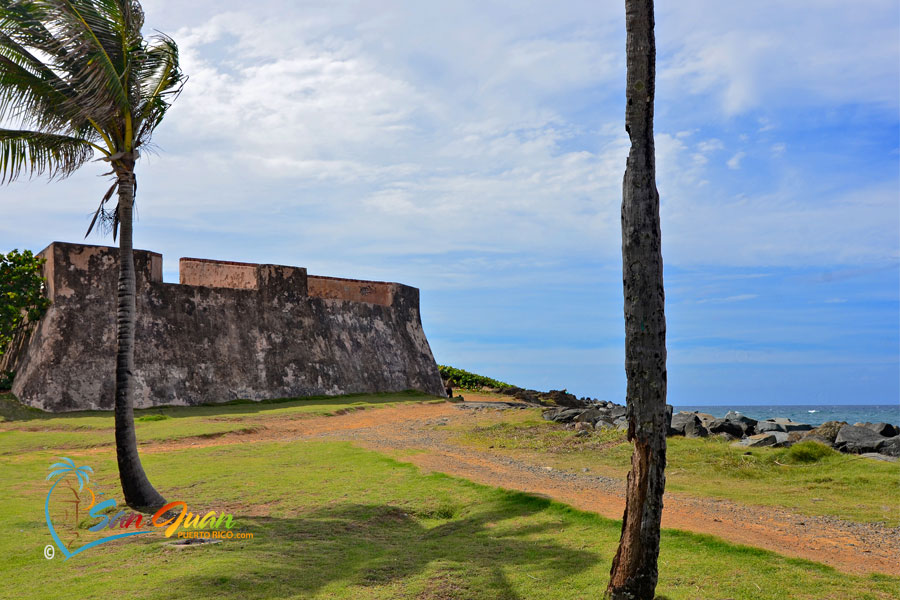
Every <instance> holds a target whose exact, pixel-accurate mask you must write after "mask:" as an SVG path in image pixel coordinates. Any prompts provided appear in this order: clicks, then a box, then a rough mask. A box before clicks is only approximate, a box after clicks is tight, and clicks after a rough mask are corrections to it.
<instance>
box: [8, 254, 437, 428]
mask: <svg viewBox="0 0 900 600" xmlns="http://www.w3.org/2000/svg"><path fill="white" fill-rule="evenodd" d="M118 254H119V252H118V249H117V248H112V247H106V246H87V245H81V244H69V243H61V242H54V243H52V244H50V246H48V247H47V248H46V249H44V250H43V251H42V252H41V253H40V256H42V257H44V258H46V259H47V262H46V264H45V265H44V276H45V277H46V279H47V293H48V295H49V297H50V299H51V301H52V304H51V306H50V309H49V310H48V311H47V314H46V315H45V316H44V318H43V319H41V321H40V322H39V323H38V324H37V325H36V327H34V329H33V330H32V332H31V333H30V335H29V337H28V339H22V340H19V343H18V344H16V345H15V348H14V350H13V352H11V353H7V355H6V356H4V359H5V361H6V362H7V364H6V367H7V368H8V369H12V370H15V371H16V377H15V380H14V383H13V393H14V394H15V395H16V396H17V397H18V398H19V399H20V400H22V401H23V402H25V403H27V404H29V405H31V406H36V407H38V408H42V409H44V410H49V411H70V410H84V409H111V408H112V407H113V402H114V380H115V346H116V326H115V302H116V282H117V278H118ZM134 257H135V270H136V273H137V326H136V333H135V341H136V344H135V345H136V351H135V367H136V372H135V380H136V389H135V406H136V407H150V406H159V405H194V404H199V403H205V402H226V401H228V400H233V399H237V398H246V399H250V400H262V399H268V398H283V397H302V396H315V395H337V394H349V393H358V392H365V393H371V392H393V391H400V390H406V389H414V390H420V391H422V392H426V393H428V394H433V395H436V396H443V395H444V391H443V387H442V385H441V379H440V375H439V373H438V369H437V365H436V364H435V361H434V357H433V356H432V354H431V349H430V347H429V345H428V341H427V340H426V338H425V333H424V331H423V330H422V323H421V320H420V316H419V291H418V290H417V289H416V288H413V287H409V286H406V285H401V284H398V283H384V282H376V281H360V280H354V279H339V278H334V277H318V276H312V275H307V273H306V269H304V268H301V267H288V266H281V265H266V264H261V265H257V264H249V263H236V262H227V261H212V260H205V259H195V258H182V259H181V261H180V264H179V271H180V273H179V281H180V283H178V284H171V283H163V281H162V256H161V255H160V254H157V253H155V252H148V251H143V250H135V253H134Z"/></svg>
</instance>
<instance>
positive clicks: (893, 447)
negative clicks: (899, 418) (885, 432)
mask: <svg viewBox="0 0 900 600" xmlns="http://www.w3.org/2000/svg"><path fill="white" fill-rule="evenodd" d="M877 451H878V453H879V454H884V455H885V456H900V435H895V436H894V437H889V438H887V439H885V440H882V441H881V442H879V443H878V448H877Z"/></svg>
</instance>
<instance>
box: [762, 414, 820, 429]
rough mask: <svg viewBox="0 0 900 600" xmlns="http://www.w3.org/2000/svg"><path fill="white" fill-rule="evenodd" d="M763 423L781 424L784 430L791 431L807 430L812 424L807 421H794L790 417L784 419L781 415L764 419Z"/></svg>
mask: <svg viewBox="0 0 900 600" xmlns="http://www.w3.org/2000/svg"><path fill="white" fill-rule="evenodd" d="M764 422H765V423H775V424H776V425H781V426H782V427H784V430H785V431H787V432H791V431H809V430H811V429H812V428H813V426H812V425H810V424H808V423H795V422H794V421H791V420H790V419H784V418H782V417H778V418H777V419H766V420H765V421H764Z"/></svg>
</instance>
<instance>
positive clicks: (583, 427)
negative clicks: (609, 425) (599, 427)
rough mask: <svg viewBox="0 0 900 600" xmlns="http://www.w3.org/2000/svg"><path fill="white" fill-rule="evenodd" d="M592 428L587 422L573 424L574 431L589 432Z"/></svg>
mask: <svg viewBox="0 0 900 600" xmlns="http://www.w3.org/2000/svg"><path fill="white" fill-rule="evenodd" d="M592 429H594V426H593V425H592V424H591V423H590V422H588V421H579V422H577V423H575V431H591V430H592Z"/></svg>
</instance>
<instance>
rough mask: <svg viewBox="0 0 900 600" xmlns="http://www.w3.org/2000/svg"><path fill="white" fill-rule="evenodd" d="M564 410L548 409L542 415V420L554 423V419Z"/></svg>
mask: <svg viewBox="0 0 900 600" xmlns="http://www.w3.org/2000/svg"><path fill="white" fill-rule="evenodd" d="M562 411H563V409H561V408H548V409H546V410H545V411H544V412H542V413H541V418H542V419H544V420H545V421H552V420H553V417H555V416H556V415H558V414H559V413H561V412H562Z"/></svg>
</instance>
